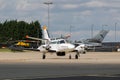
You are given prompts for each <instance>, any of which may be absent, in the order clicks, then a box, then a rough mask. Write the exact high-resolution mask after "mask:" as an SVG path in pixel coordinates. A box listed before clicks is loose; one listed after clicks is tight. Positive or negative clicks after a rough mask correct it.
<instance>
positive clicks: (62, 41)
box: [50, 39, 66, 44]
mask: <svg viewBox="0 0 120 80" xmlns="http://www.w3.org/2000/svg"><path fill="white" fill-rule="evenodd" d="M63 43H66V41H65V40H62V39H61V40H55V41H51V42H50V44H63Z"/></svg>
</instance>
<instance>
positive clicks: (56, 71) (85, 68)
mask: <svg viewBox="0 0 120 80" xmlns="http://www.w3.org/2000/svg"><path fill="white" fill-rule="evenodd" d="M68 56H69V55H66V56H65V57H58V56H56V55H55V54H53V55H51V54H47V58H46V59H45V60H43V59H42V54H41V53H39V52H34V51H27V52H15V53H13V52H4V53H2V52H0V80H16V79H18V80H25V79H26V80H30V79H31V80H34V79H35V80H39V79H44V80H49V79H58V80H60V77H62V78H67V77H70V79H71V80H72V78H71V77H73V79H74V77H76V76H77V77H83V76H85V77H86V76H87V77H91V76H92V77H105V78H111V79H112V78H113V80H115V78H116V79H120V78H119V77H120V53H119V52H88V53H86V54H81V56H80V58H79V59H78V60H76V59H74V54H72V59H71V60H69V59H68ZM78 80H79V78H78ZM82 80H83V79H82ZM87 80H89V79H87Z"/></svg>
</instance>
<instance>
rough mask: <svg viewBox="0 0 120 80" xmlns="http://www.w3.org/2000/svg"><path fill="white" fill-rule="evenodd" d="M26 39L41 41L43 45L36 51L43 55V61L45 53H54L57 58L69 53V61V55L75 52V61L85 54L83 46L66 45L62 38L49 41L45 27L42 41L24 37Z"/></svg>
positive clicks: (44, 27)
mask: <svg viewBox="0 0 120 80" xmlns="http://www.w3.org/2000/svg"><path fill="white" fill-rule="evenodd" d="M26 38H30V39H35V40H42V41H43V42H44V44H42V45H40V46H39V47H38V50H39V51H40V52H42V53H43V57H42V58H43V59H45V58H46V53H56V54H57V56H65V55H66V53H69V54H70V55H69V59H71V53H72V52H76V54H75V59H78V57H79V56H80V53H85V52H86V50H85V45H79V46H75V45H74V44H71V43H68V42H67V40H66V39H64V38H59V39H58V38H57V39H51V38H50V37H49V35H48V32H47V27H46V26H43V39H39V38H34V37H29V36H26Z"/></svg>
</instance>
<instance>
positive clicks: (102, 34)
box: [82, 30, 109, 43]
mask: <svg viewBox="0 0 120 80" xmlns="http://www.w3.org/2000/svg"><path fill="white" fill-rule="evenodd" d="M108 32H109V31H108V30H101V31H100V32H99V33H98V34H97V35H96V36H94V37H93V38H91V39H86V40H83V41H82V42H83V43H90V42H95V43H101V42H102V41H103V39H104V38H105V36H106V35H107V33H108Z"/></svg>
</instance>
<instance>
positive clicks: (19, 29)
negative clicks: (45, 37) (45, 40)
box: [0, 20, 42, 43]
mask: <svg viewBox="0 0 120 80" xmlns="http://www.w3.org/2000/svg"><path fill="white" fill-rule="evenodd" d="M26 35H29V36H33V37H37V38H42V29H41V25H40V23H39V22H38V21H34V22H30V23H27V22H25V21H17V20H11V21H7V20H6V21H5V22H3V23H0V43H1V42H6V41H8V40H9V39H12V40H25V39H26V38H25V36H26Z"/></svg>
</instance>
